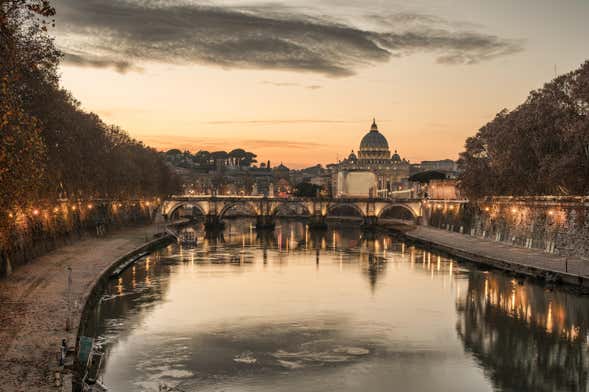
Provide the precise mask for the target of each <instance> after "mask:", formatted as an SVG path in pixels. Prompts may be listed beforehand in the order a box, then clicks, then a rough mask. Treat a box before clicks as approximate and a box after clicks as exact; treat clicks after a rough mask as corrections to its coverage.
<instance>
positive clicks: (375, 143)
mask: <svg viewBox="0 0 589 392" xmlns="http://www.w3.org/2000/svg"><path fill="white" fill-rule="evenodd" d="M360 151H387V152H388V151H389V143H388V142H387V139H386V138H385V137H384V136H383V134H382V133H380V132H379V131H378V126H377V125H376V121H373V122H372V126H371V127H370V131H369V132H368V133H367V134H366V135H364V137H363V138H362V141H361V142H360Z"/></svg>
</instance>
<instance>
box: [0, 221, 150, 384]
mask: <svg viewBox="0 0 589 392" xmlns="http://www.w3.org/2000/svg"><path fill="white" fill-rule="evenodd" d="M154 232H155V227H154V226H142V227H134V228H128V229H122V230H119V231H117V232H115V233H114V234H111V235H108V236H106V237H104V238H89V239H85V240H81V241H78V242H75V243H74V244H72V245H67V246H64V247H61V248H59V249H57V250H55V251H52V252H50V253H48V254H46V255H44V256H41V257H39V258H37V259H35V260H34V261H33V262H31V263H29V264H27V265H24V266H22V267H20V268H18V269H17V270H16V271H15V272H14V273H13V274H12V275H10V276H9V277H8V278H6V279H4V280H0V391H2V392H4V391H6V392H8V391H10V392H15V391H23V392H24V391H27V392H35V391H54V390H56V388H55V387H51V386H50V383H51V382H53V375H52V374H51V369H52V368H55V367H56V365H57V352H58V350H59V344H60V342H61V339H63V338H66V339H67V340H68V344H70V345H74V344H75V341H74V340H75V336H74V334H75V329H76V328H77V325H74V328H73V331H71V332H69V333H68V332H66V331H65V320H66V314H67V312H66V302H65V296H64V294H65V288H66V280H67V279H66V272H65V267H66V266H68V265H69V266H71V268H72V282H73V283H72V294H73V298H74V301H75V303H76V304H78V305H79V306H81V305H80V304H83V303H84V301H83V297H84V295H85V294H87V292H88V290H89V288H90V287H91V285H92V283H93V282H94V281H95V279H97V277H98V276H99V275H100V273H101V272H102V271H103V270H104V269H105V268H106V267H107V266H109V265H110V264H111V263H112V262H113V261H114V260H116V259H117V258H119V257H121V256H123V255H125V254H126V253H128V252H129V251H131V250H133V249H135V248H137V247H139V246H140V245H142V244H143V243H145V242H146V240H147V239H151V238H152V236H153V234H154ZM75 308H76V310H75V312H74V315H73V320H74V323H75V322H76V321H75V320H78V318H79V316H80V314H79V310H80V309H78V306H75Z"/></svg>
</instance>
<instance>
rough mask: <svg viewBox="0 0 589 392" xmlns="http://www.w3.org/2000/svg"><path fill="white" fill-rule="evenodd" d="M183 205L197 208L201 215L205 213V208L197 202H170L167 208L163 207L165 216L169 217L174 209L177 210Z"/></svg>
mask: <svg viewBox="0 0 589 392" xmlns="http://www.w3.org/2000/svg"><path fill="white" fill-rule="evenodd" d="M184 207H191V208H193V209H197V210H198V212H200V213H201V215H202V216H205V215H206V212H205V210H204V209H203V208H202V207H201V206H200V205H199V204H198V203H189V202H177V203H175V204H172V205H171V206H168V208H167V209H165V214H166V216H167V217H169V218H171V217H172V216H173V215H174V213H175V212H176V211H178V210H179V209H180V208H184Z"/></svg>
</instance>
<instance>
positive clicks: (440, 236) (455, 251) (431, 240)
mask: <svg viewBox="0 0 589 392" xmlns="http://www.w3.org/2000/svg"><path fill="white" fill-rule="evenodd" d="M404 235H405V236H406V237H407V238H408V239H409V240H413V241H416V242H419V243H420V244H422V245H425V246H426V247H429V248H432V249H436V250H441V251H443V252H445V253H448V254H451V255H453V256H457V257H459V258H462V259H465V260H468V261H471V262H474V263H478V264H484V265H488V266H491V267H495V268H499V269H502V270H506V271H510V272H514V273H516V274H520V275H525V276H529V277H533V278H537V279H541V280H545V281H546V282H548V283H562V284H566V285H569V286H570V287H571V288H573V289H575V290H578V291H580V292H582V293H589V260H586V259H582V258H579V257H564V256H559V255H555V254H550V253H546V252H543V251H541V250H537V249H527V248H520V247H515V246H510V245H508V244H505V243H502V242H495V241H490V240H484V239H481V238H477V237H473V236H469V235H464V234H459V233H454V232H449V231H445V230H441V229H435V228H430V227H424V226H416V227H415V228H414V229H413V230H409V231H406V232H405V233H404Z"/></svg>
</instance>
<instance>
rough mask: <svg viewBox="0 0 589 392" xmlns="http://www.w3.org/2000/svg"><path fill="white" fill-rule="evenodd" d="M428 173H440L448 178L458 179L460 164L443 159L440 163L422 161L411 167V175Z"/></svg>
mask: <svg viewBox="0 0 589 392" xmlns="http://www.w3.org/2000/svg"><path fill="white" fill-rule="evenodd" d="M428 171H438V172H442V173H444V174H446V177H448V178H456V177H457V176H458V173H459V169H458V163H457V162H456V161H453V160H452V159H441V160H439V161H422V162H421V163H414V164H412V165H411V174H416V173H423V172H428Z"/></svg>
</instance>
